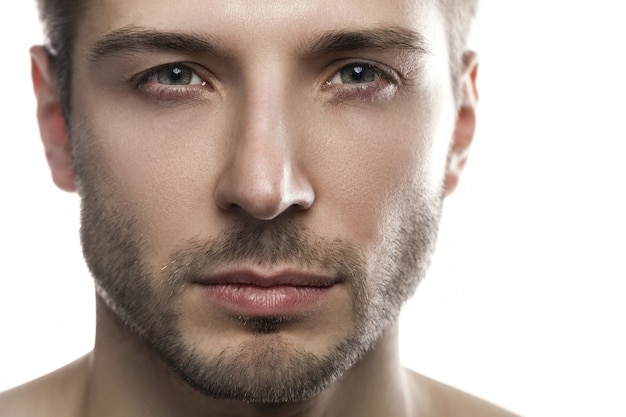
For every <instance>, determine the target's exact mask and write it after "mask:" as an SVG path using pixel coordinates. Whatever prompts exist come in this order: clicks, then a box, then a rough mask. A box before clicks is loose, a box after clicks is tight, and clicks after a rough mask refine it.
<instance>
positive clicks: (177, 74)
mask: <svg viewBox="0 0 626 417" xmlns="http://www.w3.org/2000/svg"><path fill="white" fill-rule="evenodd" d="M182 72H183V70H181V69H180V68H174V69H172V73H171V74H170V79H171V80H172V81H178V80H180V78H181V77H180V75H181V74H182Z"/></svg>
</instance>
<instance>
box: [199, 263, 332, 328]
mask: <svg viewBox="0 0 626 417" xmlns="http://www.w3.org/2000/svg"><path fill="white" fill-rule="evenodd" d="M340 282H341V281H340V280H339V279H338V278H337V277H331V276H326V275H316V274H309V273H303V272H299V271H283V272H280V273H278V274H263V273H258V272H253V271H250V270H241V271H231V272H227V273H221V274H215V275H212V276H208V277H204V278H202V279H200V280H198V281H196V282H195V284H197V285H199V286H200V287H201V288H202V290H203V292H204V295H205V296H206V297H207V299H208V301H209V302H211V303H213V304H216V305H218V306H220V307H222V308H224V309H226V310H228V311H230V312H232V313H234V314H236V315H238V316H246V317H271V316H290V315H295V314H298V313H304V312H306V311H307V310H311V309H314V308H316V307H319V306H320V305H322V304H323V303H324V301H325V299H327V298H328V297H329V296H330V293H331V292H332V291H333V289H334V288H336V287H337V286H338V284H340Z"/></svg>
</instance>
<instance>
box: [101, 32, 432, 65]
mask: <svg viewBox="0 0 626 417" xmlns="http://www.w3.org/2000/svg"><path fill="white" fill-rule="evenodd" d="M226 44H227V43H226V42H225V41H224V40H223V39H221V38H219V37H214V36H209V35H207V34H200V33H196V32H164V31H159V30H153V29H145V28H141V27H138V26H127V27H123V28H120V29H116V30H114V31H112V32H109V33H107V34H106V35H104V36H103V37H102V38H101V39H99V40H98V41H96V42H95V43H94V45H93V46H92V47H91V49H90V52H89V59H90V60H91V61H98V60H100V59H102V58H105V57H107V56H111V55H120V54H133V53H140V52H148V51H158V50H174V51H179V52H187V53H194V54H206V55H212V56H216V57H228V56H232V55H233V52H232V51H231V50H230V48H227V47H225V46H224V45H226ZM363 49H401V50H407V51H412V52H419V53H422V54H426V53H428V47H427V42H426V40H425V39H424V37H423V36H422V35H421V34H419V33H418V32H415V31H413V30H410V29H407V28H404V27H399V26H389V27H382V28H373V29H363V30H335V31H329V32H325V33H322V34H319V35H317V36H315V37H313V38H312V39H311V40H309V41H306V42H302V43H301V44H300V45H299V47H298V51H299V52H300V53H301V54H302V55H308V56H314V55H324V54H331V53H337V52H349V51H354V50H363Z"/></svg>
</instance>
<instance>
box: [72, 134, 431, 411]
mask: <svg viewBox="0 0 626 417" xmlns="http://www.w3.org/2000/svg"><path fill="white" fill-rule="evenodd" d="M84 136H85V137H77V138H75V140H74V143H75V144H76V146H74V153H73V155H74V167H75V171H76V173H77V177H78V178H79V192H80V195H81V202H82V205H81V240H82V245H83V253H84V257H85V259H86V262H87V265H88V266H89V269H90V271H91V273H92V275H93V277H94V280H95V284H96V289H97V294H98V297H100V298H101V299H102V300H104V301H105V303H106V305H107V306H108V308H109V309H111V310H112V311H113V312H114V313H115V314H116V315H117V316H118V317H119V318H120V319H121V320H122V322H123V323H124V324H125V325H126V326H127V327H128V328H129V329H130V330H132V332H133V333H134V334H135V335H137V336H138V337H139V338H140V339H141V340H142V341H143V343H145V345H147V346H148V347H149V348H151V349H152V351H153V352H154V353H155V354H156V356H157V357H158V358H160V359H161V360H162V361H163V362H164V363H166V364H167V365H168V367H169V368H170V369H171V370H172V371H173V372H175V373H176V374H177V375H178V376H179V377H180V378H181V379H182V380H183V381H185V382H186V383H187V384H189V385H190V386H192V387H193V388H195V389H197V390H199V391H200V392H202V393H204V394H205V395H207V396H210V397H213V398H218V399H221V398H227V399H231V400H240V401H246V402H250V403H276V404H278V403H289V402H295V401H301V400H304V399H306V398H309V397H311V396H313V395H315V394H317V393H319V392H321V391H322V390H323V389H324V388H326V387H328V386H329V384H331V383H332V382H333V381H336V380H337V379H338V378H340V377H341V376H342V375H344V374H345V372H346V371H347V370H349V369H350V368H352V367H353V366H354V365H355V364H356V363H357V362H358V361H359V360H360V359H361V358H362V357H363V356H364V355H365V354H366V353H367V352H369V351H370V350H371V349H372V348H373V347H374V345H375V343H376V342H377V341H378V340H379V339H380V337H381V335H382V334H383V332H384V330H385V329H387V328H388V327H389V326H390V325H391V324H392V323H393V322H394V321H395V320H396V319H397V316H398V314H399V312H400V309H401V306H402V305H403V304H404V302H405V301H406V300H407V299H408V298H409V297H410V296H411V295H412V294H413V292H414V291H415V289H416V287H417V285H418V283H419V281H420V280H421V279H422V278H423V276H424V275H425V272H426V270H427V267H428V265H429V263H430V258H431V255H432V252H433V250H434V246H435V241H436V234H437V227H438V223H439V215H440V211H441V200H440V198H438V196H437V198H435V199H428V198H420V199H418V198H416V196H415V191H414V190H407V191H403V192H401V193H400V194H399V195H400V197H401V198H396V199H395V200H394V204H392V205H390V207H389V210H388V212H387V221H386V222H385V224H384V226H383V228H382V230H383V232H382V233H381V240H380V242H379V245H378V246H377V247H378V250H377V251H376V255H377V256H372V257H370V258H371V259H369V260H366V259H365V256H364V254H363V251H362V250H361V249H360V248H358V247H356V246H355V245H354V244H352V243H350V242H345V241H339V240H336V241H330V242H329V241H324V240H322V239H318V238H315V237H313V235H312V234H311V233H306V231H305V229H304V227H303V225H302V224H299V223H298V222H297V221H296V220H295V219H294V218H292V217H285V218H279V219H277V220H275V221H272V222H264V223H259V222H255V221H253V220H251V219H243V220H241V221H239V222H236V223H235V224H233V225H232V227H231V228H230V229H228V230H227V231H225V232H224V233H222V234H221V235H220V236H218V237H217V238H216V239H214V240H210V241H198V240H189V241H187V242H185V243H184V244H183V245H182V246H181V247H179V248H177V249H176V250H175V251H173V252H172V254H171V257H170V259H169V261H168V262H167V263H166V264H165V265H164V267H163V268H162V270H159V271H154V268H151V267H150V266H149V265H148V263H147V261H146V253H148V252H149V251H150V248H151V243H150V242H148V241H146V239H145V238H143V236H145V234H143V233H142V230H141V226H140V224H141V223H140V221H139V220H138V218H137V217H135V216H134V215H133V214H132V212H133V211H132V209H130V207H128V206H127V205H124V204H120V203H119V201H118V198H117V195H115V194H114V193H112V192H111V191H109V190H111V189H113V188H114V187H113V188H112V187H109V185H110V184H107V182H108V181H111V178H112V176H111V175H109V173H108V172H107V169H106V166H105V161H103V160H101V159H102V158H101V157H99V156H98V155H99V152H98V150H97V149H95V148H96V147H94V146H84V147H82V146H80V145H79V144H80V143H81V142H83V143H84V142H87V141H89V137H87V136H88V135H84ZM241 261H246V262H255V263H257V264H260V265H272V264H275V263H279V262H280V263H283V264H290V265H296V266H298V265H300V266H313V267H318V268H321V270H326V271H332V272H335V273H337V274H338V275H339V276H341V277H342V279H343V280H345V282H346V284H347V285H348V288H349V289H350V293H351V299H352V306H351V308H352V313H353V314H352V316H353V317H352V324H353V325H352V330H351V331H350V332H349V333H348V334H346V335H345V336H344V337H343V339H342V340H340V341H338V342H337V343H336V344H335V345H334V346H329V347H328V348H327V349H326V353H325V354H323V355H315V354H313V353H311V352H310V351H307V350H306V349H305V348H304V347H297V346H294V345H293V344H292V343H289V342H288V341H287V340H286V339H285V338H283V337H281V328H282V326H283V324H284V320H285V318H284V317H266V318H242V319H241V320H242V323H241V324H242V326H244V327H246V328H247V329H248V330H249V332H250V335H251V338H250V339H249V342H246V343H242V344H239V345H236V346H232V347H228V348H225V349H224V350H222V351H221V352H220V353H218V354H216V355H212V356H211V357H208V356H207V355H206V354H204V353H202V351H201V349H200V347H199V346H194V345H193V344H191V343H189V342H188V341H187V340H186V338H185V335H184V334H182V332H181V329H180V327H181V326H180V313H179V311H178V310H177V307H178V303H177V301H178V300H179V296H180V294H181V292H182V291H183V288H184V284H185V283H188V282H190V281H192V280H193V279H194V278H196V277H197V274H199V273H200V271H203V272H205V273H206V270H207V269H209V270H210V268H211V267H212V266H223V265H227V264H228V263H229V262H231V263H235V262H241ZM157 283H158V286H157V285H155V284H157ZM296 325H297V323H296ZM268 338H270V339H268ZM268 341H271V343H268Z"/></svg>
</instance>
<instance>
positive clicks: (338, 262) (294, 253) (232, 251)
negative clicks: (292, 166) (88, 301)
mask: <svg viewBox="0 0 626 417" xmlns="http://www.w3.org/2000/svg"><path fill="white" fill-rule="evenodd" d="M242 262H248V263H252V264H256V265H259V266H270V265H275V264H281V263H282V264H287V265H291V266H296V267H300V268H315V269H320V270H322V271H327V272H332V273H335V274H337V275H338V276H340V277H342V278H343V279H345V280H347V281H352V282H354V281H355V280H357V281H358V280H360V279H363V277H364V275H365V270H366V261H365V256H364V255H363V252H362V250H361V249H360V248H359V247H358V246H356V245H355V244H353V243H351V242H347V241H345V240H341V239H333V240H327V239H321V238H319V237H317V236H315V235H313V234H312V233H311V232H309V231H307V229H306V228H305V226H304V225H303V224H302V223H301V222H298V221H296V220H293V219H292V218H279V219H274V220H272V221H271V222H261V221H256V220H254V219H248V218H246V219H240V220H238V221H237V222H236V223H234V224H233V226H231V227H230V228H229V229H226V230H225V231H223V232H221V233H220V234H219V235H218V236H217V237H216V238H214V239H208V240H201V239H198V238H193V239H190V240H187V241H186V242H185V243H184V244H182V245H181V246H180V247H178V248H177V249H175V250H174V251H173V252H172V253H171V254H170V257H169V261H168V262H167V263H166V264H165V265H164V266H163V268H162V269H161V270H162V272H163V273H165V274H167V275H168V276H169V279H170V280H174V281H181V280H184V281H188V280H193V279H195V278H199V277H201V276H203V275H206V274H210V273H211V271H212V270H214V269H215V268H217V267H223V266H225V265H231V264H239V263H242Z"/></svg>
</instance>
